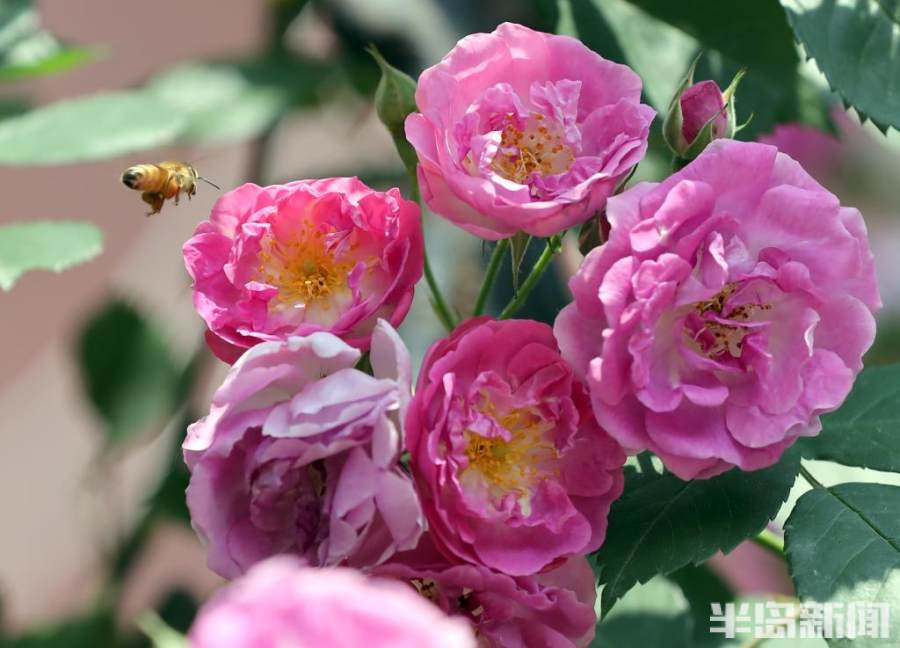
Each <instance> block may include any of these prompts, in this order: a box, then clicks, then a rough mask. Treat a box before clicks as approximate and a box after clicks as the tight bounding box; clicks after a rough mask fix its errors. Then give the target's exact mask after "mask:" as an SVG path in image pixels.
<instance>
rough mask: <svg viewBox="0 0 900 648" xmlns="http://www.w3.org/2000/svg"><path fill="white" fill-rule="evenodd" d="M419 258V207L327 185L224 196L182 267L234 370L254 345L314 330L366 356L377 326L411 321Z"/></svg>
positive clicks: (212, 340) (352, 182)
mask: <svg viewBox="0 0 900 648" xmlns="http://www.w3.org/2000/svg"><path fill="white" fill-rule="evenodd" d="M422 251H423V242H422V226H421V222H420V218H419V208H418V206H417V205H416V204H415V203H413V202H410V201H409V200H404V199H403V197H402V196H401V195H400V192H399V191H398V190H397V189H391V190H390V191H388V192H385V193H382V192H379V191H374V190H372V189H370V188H369V187H367V186H366V185H364V184H363V183H362V182H360V181H359V180H357V179H356V178H329V179H325V180H301V181H298V182H291V183H288V184H286V185H272V186H269V187H258V186H256V185H254V184H245V185H243V186H241V187H238V188H237V189H235V190H233V191H230V192H228V193H226V194H225V195H224V196H222V197H221V198H220V199H219V200H218V202H216V204H215V206H214V207H213V210H212V214H211V215H210V218H209V220H208V221H203V222H202V223H200V225H198V226H197V229H196V230H195V232H194V236H193V237H192V238H191V239H190V240H189V241H188V242H187V243H185V245H184V260H185V265H186V266H187V270H188V272H189V273H190V275H191V277H192V278H193V280H194V306H195V307H196V309H197V312H198V313H199V314H200V316H201V317H202V318H203V319H204V320H205V321H206V325H207V326H208V327H209V332H208V333H207V342H208V343H209V346H210V348H211V349H212V350H213V352H215V353H216V355H217V356H219V358H221V359H222V360H224V361H226V362H233V361H234V360H236V359H237V358H238V357H239V356H240V354H241V353H242V352H243V351H244V350H245V349H247V348H249V347H251V346H253V345H254V344H258V343H260V342H264V341H271V340H283V339H285V338H286V337H288V336H290V335H307V334H309V333H312V332H314V331H329V332H331V333H334V334H335V335H337V336H338V337H340V338H341V339H343V340H344V341H345V342H347V343H348V344H351V345H352V346H355V347H359V348H361V349H367V348H368V347H369V338H370V336H371V334H372V329H373V327H374V326H375V321H376V320H377V319H378V318H384V319H386V320H388V321H389V322H390V323H391V324H392V325H394V326H396V325H398V324H399V323H400V322H401V321H403V318H404V317H406V313H407V311H409V307H410V304H411V303H412V298H413V288H414V286H415V284H416V282H417V281H418V280H419V278H420V277H421V276H422V263H423V252H422Z"/></svg>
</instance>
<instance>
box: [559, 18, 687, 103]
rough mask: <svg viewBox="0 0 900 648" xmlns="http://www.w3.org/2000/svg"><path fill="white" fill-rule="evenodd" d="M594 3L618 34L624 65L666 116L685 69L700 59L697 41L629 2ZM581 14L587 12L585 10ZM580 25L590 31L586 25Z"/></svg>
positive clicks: (613, 30)
mask: <svg viewBox="0 0 900 648" xmlns="http://www.w3.org/2000/svg"><path fill="white" fill-rule="evenodd" d="M592 1H593V3H594V6H595V8H596V10H597V11H598V12H599V13H601V14H602V15H603V18H604V19H605V22H606V24H607V25H608V26H609V29H610V30H611V31H612V32H613V33H614V34H615V37H616V42H617V43H618V45H619V47H620V48H621V50H622V54H623V55H624V57H625V58H624V61H623V62H626V63H628V65H629V66H631V67H632V68H633V69H634V71H635V72H637V73H638V75H639V76H640V77H641V79H642V80H643V82H644V94H645V95H646V97H647V100H648V101H649V102H650V104H651V105H652V106H653V107H654V108H656V110H657V111H659V112H660V113H661V114H665V111H666V109H667V108H668V106H669V102H670V101H671V99H672V96H673V95H674V94H675V92H676V91H677V89H678V86H679V84H680V82H681V80H682V78H683V77H684V73H685V70H686V69H687V68H688V66H689V65H690V62H691V60H692V59H693V58H694V57H695V56H696V52H697V41H696V40H695V39H693V38H691V37H689V36H686V35H685V34H684V33H683V32H681V31H679V30H678V29H676V28H674V27H672V26H671V25H668V24H666V23H665V22H663V21H661V20H657V19H655V18H654V17H652V16H651V15H649V14H647V13H645V12H644V11H641V10H640V9H637V8H635V7H634V6H633V5H632V4H630V3H629V2H626V0H592ZM576 6H577V5H576ZM579 12H580V13H586V12H585V10H584V9H580V10H579ZM593 22H595V23H596V22H597V21H596V19H594V21H593ZM577 24H578V25H579V26H580V27H581V28H582V29H584V28H586V26H585V23H581V22H578V23H577ZM601 55H602V52H601Z"/></svg>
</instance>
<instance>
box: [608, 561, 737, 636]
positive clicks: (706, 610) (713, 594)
mask: <svg viewBox="0 0 900 648" xmlns="http://www.w3.org/2000/svg"><path fill="white" fill-rule="evenodd" d="M667 578H668V579H669V580H671V581H672V582H673V583H675V584H677V585H678V587H680V588H681V592H682V594H684V597H685V598H686V599H687V600H688V603H689V604H690V610H691V616H692V617H693V627H694V639H697V640H701V639H709V637H710V632H709V615H710V610H711V607H710V606H711V605H712V604H713V603H723V604H724V603H729V602H731V601H734V592H733V591H732V590H731V588H729V587H728V585H726V584H725V581H723V580H722V579H721V578H720V577H719V575H718V574H716V573H715V572H714V571H713V570H712V569H710V568H709V567H708V566H706V565H698V566H694V565H688V566H687V567H682V568H681V569H679V570H678V571H675V572H672V573H671V574H669V575H668V576H667ZM617 608H618V606H617Z"/></svg>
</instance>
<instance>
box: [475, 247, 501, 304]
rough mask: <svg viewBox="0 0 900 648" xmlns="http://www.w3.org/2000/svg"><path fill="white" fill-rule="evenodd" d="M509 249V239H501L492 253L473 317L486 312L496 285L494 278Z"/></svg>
mask: <svg viewBox="0 0 900 648" xmlns="http://www.w3.org/2000/svg"><path fill="white" fill-rule="evenodd" d="M508 249H509V239H501V240H500V242H499V243H497V247H495V248H494V252H493V254H491V260H490V261H489V262H488V267H487V270H486V271H485V273H484V280H483V281H482V282H481V290H479V291H478V299H477V300H476V301H475V310H473V311H472V316H473V317H478V316H479V315H481V314H482V313H483V312H484V306H485V304H486V303H487V299H488V296H489V295H490V294H491V288H493V287H494V280H495V279H496V278H497V271H498V270H499V269H500V264H502V263H503V256H504V255H505V254H506V251H507V250H508Z"/></svg>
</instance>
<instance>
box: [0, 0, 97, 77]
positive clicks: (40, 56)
mask: <svg viewBox="0 0 900 648" xmlns="http://www.w3.org/2000/svg"><path fill="white" fill-rule="evenodd" d="M92 57H93V54H92V52H91V51H90V50H88V49H85V48H78V47H66V46H64V45H62V44H60V43H59V41H57V40H56V39H55V38H54V37H53V36H51V35H50V34H48V33H47V32H46V31H44V30H43V29H41V23H40V17H39V16H38V12H37V9H36V8H35V7H34V3H33V2H32V1H31V0H4V1H3V2H2V3H0V81H11V80H15V79H20V78H24V77H30V76H37V75H43V74H53V73H55V72H61V71H63V70H66V69H68V68H71V67H75V66H76V65H79V64H81V63H84V62H86V61H88V60H90V59H91V58H92Z"/></svg>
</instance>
